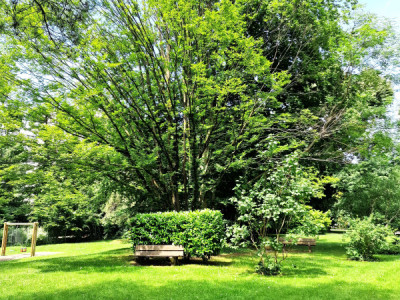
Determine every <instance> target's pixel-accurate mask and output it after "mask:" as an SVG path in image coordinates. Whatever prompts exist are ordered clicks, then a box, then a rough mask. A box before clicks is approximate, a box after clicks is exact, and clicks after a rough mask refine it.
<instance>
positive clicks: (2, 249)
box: [1, 222, 8, 256]
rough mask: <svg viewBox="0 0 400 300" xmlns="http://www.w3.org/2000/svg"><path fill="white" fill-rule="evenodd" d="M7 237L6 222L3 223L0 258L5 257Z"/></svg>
mask: <svg viewBox="0 0 400 300" xmlns="http://www.w3.org/2000/svg"><path fill="white" fill-rule="evenodd" d="M7 236H8V224H7V222H6V223H4V229H3V241H2V243H1V256H5V255H6V247H7Z"/></svg>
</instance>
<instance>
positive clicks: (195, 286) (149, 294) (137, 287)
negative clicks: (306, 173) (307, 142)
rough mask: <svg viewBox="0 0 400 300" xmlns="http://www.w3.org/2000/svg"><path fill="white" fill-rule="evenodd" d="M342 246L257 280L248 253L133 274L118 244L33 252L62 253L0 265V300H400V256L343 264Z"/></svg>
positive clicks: (292, 259)
mask: <svg viewBox="0 0 400 300" xmlns="http://www.w3.org/2000/svg"><path fill="white" fill-rule="evenodd" d="M341 243H342V238H341V235H339V234H328V235H324V236H321V237H320V239H319V240H318V241H317V246H316V247H315V250H314V252H313V253H308V252H307V247H299V248H298V249H295V250H294V252H293V253H291V255H290V256H289V258H288V259H287V260H286V261H285V265H284V268H283V275H282V276H278V277H263V276H260V275H257V274H254V272H253V270H254V265H255V264H256V262H257V260H256V258H254V255H253V254H254V253H252V252H251V251H249V250H241V251H237V252H230V251H227V252H224V253H223V254H222V255H220V256H218V257H213V258H212V259H211V261H209V262H208V263H206V264H205V263H203V262H202V261H201V260H196V261H192V262H190V263H189V264H183V265H180V266H169V265H167V264H165V263H164V262H158V263H156V264H154V265H148V266H137V265H135V264H133V263H132V253H131V250H130V245H129V244H125V243H122V242H120V241H101V242H92V243H79V244H58V245H46V246H38V247H37V251H38V252H44V251H46V252H47V251H50V252H62V253H60V254H57V255H53V256H45V257H35V258H27V259H22V260H13V261H7V262H0V299H12V300H14V299H68V300H69V299H85V300H89V299H281V300H284V299H329V300H331V299H400V256H389V255H387V256H386V255H380V256H378V257H379V261H378V262H355V261H348V260H346V256H345V253H344V249H343V247H342V246H341ZM9 254H10V253H9Z"/></svg>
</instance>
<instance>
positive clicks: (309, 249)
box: [308, 245, 311, 253]
mask: <svg viewBox="0 0 400 300" xmlns="http://www.w3.org/2000/svg"><path fill="white" fill-rule="evenodd" d="M308 253H311V246H310V245H308Z"/></svg>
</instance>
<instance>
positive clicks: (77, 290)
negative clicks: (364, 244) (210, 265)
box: [12, 277, 395, 300]
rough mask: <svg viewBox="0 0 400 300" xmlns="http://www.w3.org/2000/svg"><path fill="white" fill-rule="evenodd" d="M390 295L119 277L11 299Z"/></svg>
mask: <svg viewBox="0 0 400 300" xmlns="http://www.w3.org/2000/svg"><path fill="white" fill-rule="evenodd" d="M372 296H373V297H374V299H394V297H395V291H394V290H382V289H379V288H378V287H377V286H375V285H371V284H367V283H362V282H360V283H357V285H354V283H350V282H345V281H335V282H331V283H322V284H318V285H315V284H312V283H311V282H310V283H309V284H307V283H303V284H302V285H301V286H298V285H296V286H295V285H292V284H289V283H287V282H286V283H285V282H282V281H281V280H280V278H275V279H274V280H273V281H272V280H270V278H266V277H264V278H261V279H260V280H254V279H253V280H251V279H243V280H235V279H233V278H232V280H213V279H212V278H208V279H204V278H202V279H200V280H184V279H180V280H170V278H167V279H164V280H162V279H160V278H158V280H156V281H139V280H136V279H129V278H122V279H120V280H107V279H106V278H104V280H103V281H102V282H100V283H96V284H90V283H86V284H83V285H81V286H79V287H69V288H58V289H57V288H54V289H53V290H51V291H50V290H46V291H40V292H37V291H35V292H33V291H30V290H29V289H25V290H24V291H19V293H18V295H15V297H14V295H13V297H12V299H69V300H71V299H85V300H90V299H96V300H97V299H202V300H203V299H370V298H371V297H372Z"/></svg>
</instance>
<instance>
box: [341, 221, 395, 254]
mask: <svg viewBox="0 0 400 300" xmlns="http://www.w3.org/2000/svg"><path fill="white" fill-rule="evenodd" d="M389 234H390V232H389V229H388V228H387V227H385V226H383V225H376V224H374V222H373V221H372V216H371V217H369V218H365V219H363V220H360V219H357V220H353V221H352V224H351V226H350V228H349V231H348V232H347V234H346V237H347V238H348V239H349V242H348V244H347V246H346V253H347V256H348V257H349V258H350V259H354V260H372V259H373V255H374V254H377V253H379V252H380V251H381V249H382V248H384V247H385V245H386V244H387V241H386V237H387V236H388V235H389Z"/></svg>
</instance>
